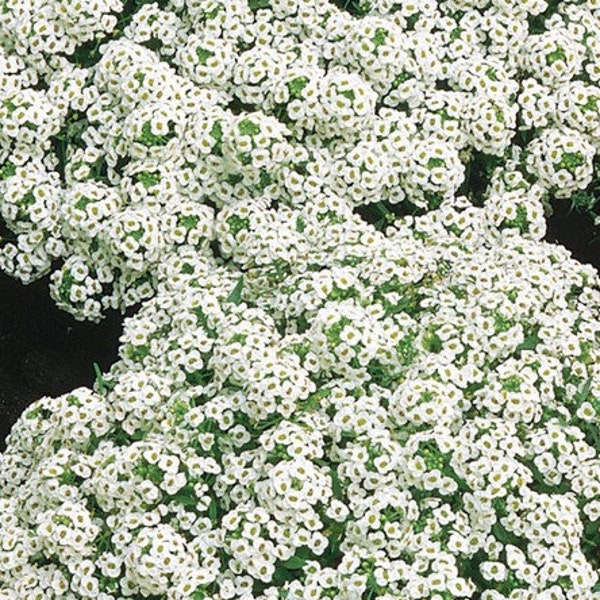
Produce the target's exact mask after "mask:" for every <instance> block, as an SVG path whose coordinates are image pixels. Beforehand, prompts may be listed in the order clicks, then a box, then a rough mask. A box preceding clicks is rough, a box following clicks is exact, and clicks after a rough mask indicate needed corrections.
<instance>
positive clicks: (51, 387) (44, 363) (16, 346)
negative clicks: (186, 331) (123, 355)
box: [0, 274, 124, 451]
mask: <svg viewBox="0 0 600 600" xmlns="http://www.w3.org/2000/svg"><path fill="white" fill-rule="evenodd" d="M123 318H124V317H123V315H121V314H120V313H118V312H116V311H112V312H110V313H109V314H108V315H107V317H106V318H105V319H104V320H103V321H102V322H101V323H99V324H95V323H89V322H78V321H75V319H74V318H73V317H72V316H71V315H70V314H68V313H66V312H63V311H61V310H60V309H58V308H57V307H56V305H55V304H54V301H53V300H52V298H50V295H49V292H48V277H45V278H43V279H41V280H39V281H36V282H34V283H32V284H30V285H27V286H25V285H23V284H22V283H20V282H18V281H16V280H14V279H12V278H10V277H8V276H7V275H4V274H0V451H3V450H4V449H5V444H4V440H5V438H6V436H7V435H8V433H9V431H10V428H11V427H12V425H13V424H14V423H15V421H16V420H17V419H18V417H19V416H20V414H21V413H22V412H23V411H24V410H25V408H27V406H29V404H31V403H32V402H34V401H35V400H38V399H39V398H41V397H43V396H59V395H61V394H65V393H67V392H70V391H71V390H73V389H75V388H77V387H81V386H88V387H91V386H92V385H93V383H94V380H95V377H96V376H95V373H94V366H93V364H94V363H97V364H98V365H99V367H100V369H101V370H102V371H107V370H108V369H109V368H110V366H111V365H112V364H113V363H114V362H116V360H117V359H118V352H117V350H118V346H119V342H118V341H119V337H120V335H121V332H122V324H123Z"/></svg>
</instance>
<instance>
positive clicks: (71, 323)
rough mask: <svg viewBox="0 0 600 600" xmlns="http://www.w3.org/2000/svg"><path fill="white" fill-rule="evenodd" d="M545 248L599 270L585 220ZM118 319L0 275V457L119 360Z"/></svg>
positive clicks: (551, 231) (577, 218) (551, 237)
mask: <svg viewBox="0 0 600 600" xmlns="http://www.w3.org/2000/svg"><path fill="white" fill-rule="evenodd" d="M546 239H547V240H548V241H549V242H553V243H560V244H563V245H565V246H566V247H567V248H569V250H571V252H572V253H573V256H574V257H575V258H576V259H578V260H580V261H582V262H587V263H591V264H593V265H594V266H595V267H596V268H599V269H600V236H599V235H598V228H596V229H595V228H594V226H593V224H592V222H591V220H590V218H589V217H587V216H585V215H583V214H579V213H577V212H572V213H569V211H568V205H567V204H566V203H565V205H564V206H563V207H561V206H558V207H557V209H556V211H555V213H554V215H553V216H552V217H551V218H550V219H549V223H548V234H547V236H546ZM122 320H123V317H122V315H120V314H118V313H112V314H110V315H108V317H107V318H106V319H105V320H104V321H103V322H102V323H100V324H99V325H95V324H92V323H79V322H77V321H75V320H74V319H73V318H72V317H71V316H70V315H68V314H66V313H64V312H62V311H60V310H59V309H58V308H56V306H55V304H54V302H53V300H52V299H51V298H50V296H49V294H48V281H47V279H44V280H41V281H38V282H36V283H34V284H31V285H29V286H23V285H21V284H20V283H18V282H16V281H14V280H12V279H10V278H9V277H7V276H5V275H2V274H0V451H1V450H3V449H4V438H5V437H6V435H7V434H8V432H9V431H10V428H11V427H12V425H13V424H14V422H15V421H16V420H17V418H18V416H19V415H20V414H21V413H22V412H23V410H24V409H25V408H26V407H27V406H28V405H29V404H30V403H31V402H33V401H34V400H37V399H38V398H41V397H42V396H44V395H48V396H57V395H60V394H64V393H66V392H69V391H70V390H72V389H74V388H76V387H79V386H82V385H86V386H91V385H92V384H93V382H94V379H95V373H94V368H93V364H94V362H96V363H98V365H99V366H100V369H101V370H102V371H106V370H108V369H109V367H110V365H111V364H112V363H113V362H115V361H116V360H117V348H118V339H119V336H120V334H121V330H122Z"/></svg>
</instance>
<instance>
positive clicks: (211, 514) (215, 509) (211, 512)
mask: <svg viewBox="0 0 600 600" xmlns="http://www.w3.org/2000/svg"><path fill="white" fill-rule="evenodd" d="M218 516H219V505H218V503H217V501H216V500H215V499H214V498H213V500H212V502H211V503H210V506H209V507H208V518H209V519H210V521H211V523H213V525H214V524H215V523H216V522H217V517H218Z"/></svg>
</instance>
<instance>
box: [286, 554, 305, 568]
mask: <svg viewBox="0 0 600 600" xmlns="http://www.w3.org/2000/svg"><path fill="white" fill-rule="evenodd" d="M280 564H281V566H282V567H284V568H285V569H301V568H302V567H303V566H304V565H305V564H306V559H305V558H300V557H299V556H292V557H291V558H288V559H287V560H284V561H283V562H282V563H280Z"/></svg>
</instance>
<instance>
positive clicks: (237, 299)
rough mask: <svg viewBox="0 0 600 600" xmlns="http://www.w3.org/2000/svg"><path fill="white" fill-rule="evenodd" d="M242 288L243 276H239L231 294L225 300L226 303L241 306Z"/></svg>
mask: <svg viewBox="0 0 600 600" xmlns="http://www.w3.org/2000/svg"><path fill="white" fill-rule="evenodd" d="M243 287H244V276H243V275H241V276H240V278H239V279H238V282H237V283H236V284H235V287H234V288H233V290H232V292H231V294H229V297H228V298H227V302H233V304H241V302H242V288H243Z"/></svg>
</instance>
